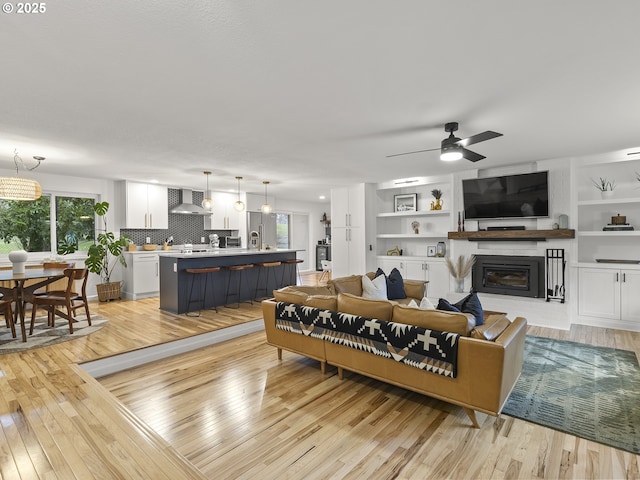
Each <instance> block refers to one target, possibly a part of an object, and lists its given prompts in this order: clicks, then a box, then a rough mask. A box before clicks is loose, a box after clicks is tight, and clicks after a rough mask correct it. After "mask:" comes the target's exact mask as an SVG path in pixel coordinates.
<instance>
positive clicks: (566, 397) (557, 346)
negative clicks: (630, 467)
mask: <svg viewBox="0 0 640 480" xmlns="http://www.w3.org/2000/svg"><path fill="white" fill-rule="evenodd" d="M502 413H504V414H506V415H510V416H512V417H517V418H521V419H523V420H527V421H530V422H533V423H537V424H539V425H543V426H545V427H550V428H553V429H555V430H560V431H562V432H566V433H569V434H571V435H575V436H578V437H582V438H586V439H588V440H593V441H595V442H598V443H602V444H605V445H609V446H612V447H615V448H619V449H622V450H626V451H628V452H631V453H635V454H640V368H639V367H638V359H637V358H636V355H635V353H634V352H630V351H626V350H617V349H615V348H604V347H594V346H591V345H585V344H582V343H575V342H568V341H562V340H552V339H548V338H541V337H534V336H529V335H528V336H527V338H526V342H525V350H524V365H523V367H522V374H521V376H520V379H519V380H518V382H517V383H516V386H515V387H514V390H513V392H512V393H511V396H510V397H509V399H508V400H507V403H506V405H505V407H504V409H503V410H502Z"/></svg>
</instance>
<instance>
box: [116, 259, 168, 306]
mask: <svg viewBox="0 0 640 480" xmlns="http://www.w3.org/2000/svg"><path fill="white" fill-rule="evenodd" d="M125 258H126V261H127V268H126V269H125V282H124V288H123V294H124V296H125V298H130V299H131V300H137V299H138V298H144V297H154V296H157V295H159V292H160V261H159V257H158V254H157V253H127V254H125Z"/></svg>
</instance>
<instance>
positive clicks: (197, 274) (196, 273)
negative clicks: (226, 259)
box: [185, 267, 222, 317]
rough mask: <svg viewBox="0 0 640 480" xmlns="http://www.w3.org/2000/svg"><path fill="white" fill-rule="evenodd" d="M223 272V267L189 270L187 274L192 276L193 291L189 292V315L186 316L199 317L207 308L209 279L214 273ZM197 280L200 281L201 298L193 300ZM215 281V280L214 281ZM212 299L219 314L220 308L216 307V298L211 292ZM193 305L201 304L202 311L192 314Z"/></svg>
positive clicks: (186, 270)
mask: <svg viewBox="0 0 640 480" xmlns="http://www.w3.org/2000/svg"><path fill="white" fill-rule="evenodd" d="M220 270H222V268H221V267H205V268H187V269H185V272H187V273H190V274H191V277H192V278H191V290H190V291H189V301H188V302H187V313H186V314H185V315H186V316H187V317H199V316H200V312H201V311H202V310H204V308H205V301H206V299H207V283H208V281H209V277H210V276H211V274H212V273H217V272H219V271H220ZM202 276H204V288H202V283H203V282H202ZM196 278H197V279H198V287H199V288H198V289H199V290H200V296H199V298H195V299H194V298H193V288H194V286H195V283H196ZM212 280H213V279H212ZM211 295H212V299H213V309H214V310H215V311H216V312H217V311H218V308H217V307H216V297H215V295H214V293H213V290H212V291H211ZM192 303H200V310H198V311H197V312H191V311H190V308H191V304H192Z"/></svg>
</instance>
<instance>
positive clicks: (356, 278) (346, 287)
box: [327, 275, 362, 297]
mask: <svg viewBox="0 0 640 480" xmlns="http://www.w3.org/2000/svg"><path fill="white" fill-rule="evenodd" d="M361 277H362V275H349V276H348V277H340V278H336V279H333V280H329V282H327V284H328V285H329V288H330V289H331V290H332V292H331V293H333V294H334V295H337V294H339V293H350V294H351V295H357V296H358V297H361V296H362V278H361Z"/></svg>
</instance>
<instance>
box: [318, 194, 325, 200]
mask: <svg viewBox="0 0 640 480" xmlns="http://www.w3.org/2000/svg"><path fill="white" fill-rule="evenodd" d="M318 198H319V199H320V200H324V199H325V198H327V197H325V196H324V195H320V196H319V197H318Z"/></svg>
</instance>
